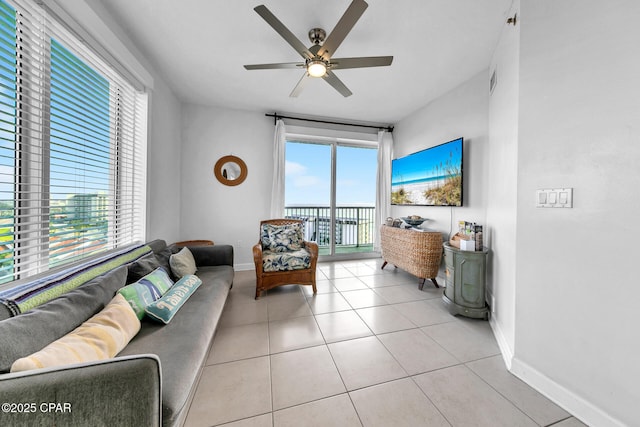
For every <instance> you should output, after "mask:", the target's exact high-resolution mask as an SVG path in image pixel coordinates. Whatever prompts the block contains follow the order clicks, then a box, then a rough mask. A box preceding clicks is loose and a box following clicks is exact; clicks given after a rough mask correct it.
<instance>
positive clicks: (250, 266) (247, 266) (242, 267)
mask: <svg viewBox="0 0 640 427" xmlns="http://www.w3.org/2000/svg"><path fill="white" fill-rule="evenodd" d="M233 269H234V270H236V271H249V270H255V269H256V266H255V265H254V264H253V263H252V262H251V263H244V264H233Z"/></svg>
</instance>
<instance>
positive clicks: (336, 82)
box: [322, 70, 352, 98]
mask: <svg viewBox="0 0 640 427" xmlns="http://www.w3.org/2000/svg"><path fill="white" fill-rule="evenodd" d="M322 78H323V79H324V80H325V81H326V82H327V83H329V84H330V85H331V86H333V88H334V89H335V90H337V91H338V92H340V94H341V95H342V96H344V97H345V98H346V97H347V96H351V95H352V92H351V91H350V90H349V88H347V87H346V86H345V85H344V83H342V81H341V80H340V79H339V78H338V76H336V75H335V74H334V73H332V72H331V71H330V70H327V74H325V75H324V76H323V77H322Z"/></svg>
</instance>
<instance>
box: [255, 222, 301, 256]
mask: <svg viewBox="0 0 640 427" xmlns="http://www.w3.org/2000/svg"><path fill="white" fill-rule="evenodd" d="M260 240H261V243H262V250H265V251H272V252H287V251H299V250H300V249H302V244H303V237H302V227H301V226H300V224H286V225H272V224H263V225H262V230H261V233H260Z"/></svg>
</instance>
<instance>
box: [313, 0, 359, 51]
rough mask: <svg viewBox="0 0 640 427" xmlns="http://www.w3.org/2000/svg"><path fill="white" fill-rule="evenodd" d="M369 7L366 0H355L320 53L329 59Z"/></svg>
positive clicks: (328, 37)
mask: <svg viewBox="0 0 640 427" xmlns="http://www.w3.org/2000/svg"><path fill="white" fill-rule="evenodd" d="M367 7H369V5H368V4H367V2H365V1H364V0H353V1H352V2H351V4H350V5H349V7H348V8H347V10H346V11H345V12H344V15H342V18H340V20H339V21H338V23H337V24H336V26H335V28H334V29H333V30H332V31H331V33H330V34H329V35H328V36H327V38H326V40H325V41H324V43H323V44H322V48H320V50H319V51H318V55H320V56H322V57H323V58H324V59H325V60H327V61H328V60H329V58H330V57H331V55H333V54H334V53H335V51H336V50H337V49H338V47H339V46H340V44H342V42H343V41H344V39H345V37H347V34H349V32H350V31H351V29H352V28H353V26H354V25H356V22H358V19H360V17H361V16H362V14H363V13H364V11H365V10H366V9H367Z"/></svg>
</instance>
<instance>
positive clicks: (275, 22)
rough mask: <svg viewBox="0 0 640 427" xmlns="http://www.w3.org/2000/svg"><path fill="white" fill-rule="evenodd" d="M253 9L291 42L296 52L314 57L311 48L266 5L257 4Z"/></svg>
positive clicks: (303, 55)
mask: <svg viewBox="0 0 640 427" xmlns="http://www.w3.org/2000/svg"><path fill="white" fill-rule="evenodd" d="M253 10H255V11H256V13H257V14H258V15H260V16H262V19H264V20H265V21H267V24H269V25H271V27H272V28H273V29H274V30H276V32H277V33H278V34H280V36H281V37H282V38H283V39H284V40H285V41H286V42H287V43H289V45H291V47H292V48H294V49H295V50H296V52H298V53H299V54H300V55H302V57H303V58H305V59H310V58H312V57H313V55H312V54H311V52H309V49H307V47H306V46H305V45H304V44H302V42H301V41H300V40H299V39H298V38H297V37H296V36H295V35H294V34H293V33H292V32H291V31H289V29H288V28H287V27H285V26H284V24H283V23H282V22H280V20H279V19H278V18H276V17H275V15H274V14H273V13H271V11H269V9H267V7H266V6H265V5H263V4H262V5H260V6H256V7H255V8H253Z"/></svg>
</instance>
